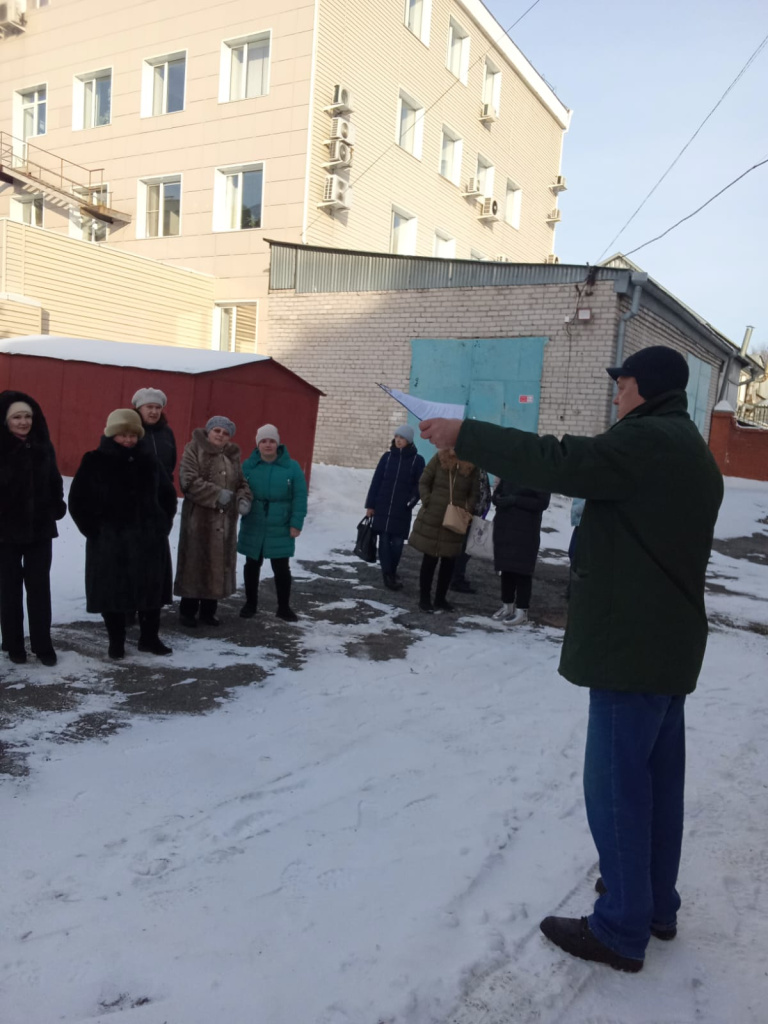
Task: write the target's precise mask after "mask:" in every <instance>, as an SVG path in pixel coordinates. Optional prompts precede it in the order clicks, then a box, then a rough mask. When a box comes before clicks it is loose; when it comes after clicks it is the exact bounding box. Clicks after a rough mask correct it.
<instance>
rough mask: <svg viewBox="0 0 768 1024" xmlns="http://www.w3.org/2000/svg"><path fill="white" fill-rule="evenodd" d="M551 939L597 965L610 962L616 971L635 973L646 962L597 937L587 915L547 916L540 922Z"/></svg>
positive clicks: (566, 949)
mask: <svg viewBox="0 0 768 1024" xmlns="http://www.w3.org/2000/svg"><path fill="white" fill-rule="evenodd" d="M539 927H540V928H541V930H542V931H543V932H544V934H545V935H546V937H547V938H548V939H549V941H550V942H554V944H555V945H556V946H559V947H560V949H562V950H564V951H565V952H566V953H570V954H571V956H577V957H579V959H580V960H592V961H594V963H597V964H607V965H608V966H609V967H612V968H613V969H614V970H615V971H628V972H629V973H630V974H636V973H637V972H638V971H642V969H643V961H642V960H636V959H635V958H634V957H629V956H622V955H621V954H620V953H614V951H613V950H612V949H609V948H608V946H606V945H604V943H602V942H600V940H599V939H596V938H595V936H594V935H593V934H592V932H591V931H590V930H589V924H588V923H587V919H586V917H545V918H544V920H543V921H542V922H541V924H540V925H539Z"/></svg>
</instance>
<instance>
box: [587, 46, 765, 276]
mask: <svg viewBox="0 0 768 1024" xmlns="http://www.w3.org/2000/svg"><path fill="white" fill-rule="evenodd" d="M766 44H768V35H767V36H765V38H764V39H763V40H762V42H761V43H760V45H759V46H758V47H757V49H756V50H755V51H754V53H753V54H752V55H751V56H750V58H749V60H747V62H746V64H744V66H743V67H742V69H741V71H739V73H738V75H736V77H735V78H734V79H733V81H732V82H731V84H730V85H729V86H728V88H727V89H726V90H725V92H724V93H723V95H722V96H721V97H720V99H719V100H718V101H717V103H716V104H715V105H714V107H712V109H711V110H710V112H709V113H708V114H707V116H706V117H705V118H704V120H703V121H702V122H701V124H700V125H699V127H698V128H697V129H696V131H695V132H694V133H693V135H692V136H691V137H690V139H688V141H687V142H686V144H685V145H684V146H683V148H682V149H681V150H680V152H679V153H678V154H677V156H676V157H675V159H674V160H673V161H672V163H671V164H670V165H669V167H668V168H667V169H666V171H664V173H663V174H662V176H661V177H660V178H659V180H658V181H657V182H656V184H655V185H654V186H653V188H652V189H651V191H650V192H649V193H648V195H647V196H646V197H645V199H644V200H643V201H642V203H640V205H639V206H638V208H637V209H636V210H635V212H634V213H633V214H632V216H631V217H630V218H629V220H628V221H627V222H626V224H625V225H624V226H623V227H622V228H620V229H619V231H618V232H617V234H615V235H614V236H613V238H612V239H611V241H610V242H609V243H608V245H606V247H605V248H604V249H603V251H602V252H601V253H600V256H599V257H598V259H597V262H598V263H599V262H600V260H602V258H603V256H605V254H606V253H607V252H608V250H609V249H611V248H612V247H613V245H614V243H615V242H616V239H617V238H620V237H621V235H623V234H624V232H625V231H626V229H627V228H628V227H629V225H630V224H631V223H632V221H633V220H634V219H635V217H636V216H637V215H638V213H640V211H641V210H642V208H643V207H644V206H645V204H646V203H647V202H648V200H649V199H650V198H651V196H652V195H653V193H654V192H655V191H656V189H657V188H658V187H659V185H661V183H662V182H663V181H664V179H665V178H666V177H667V175H668V174H669V172H670V171H671V170H672V168H673V167H674V166H675V164H676V163H677V162H678V160H679V159H680V157H681V156H682V155H683V153H685V151H686V150H687V149H688V147H689V146H690V145H691V143H692V142H693V140H694V139H695V138H696V136H697V135H698V134H699V132H700V131H701V129H702V128H703V127H704V125H705V124H706V123H707V121H708V120H709V119H710V117H712V115H713V114H714V112H715V111H716V110H717V108H718V107H719V106H720V104H721V103H722V102H723V100H724V99H725V97H726V96H727V95H728V93H729V92H730V91H731V89H733V87H734V86H735V85H736V83H737V82H738V81H739V79H740V78H742V76H743V75H744V74H746V72H747V71H748V69H749V67H750V65H751V64H752V63H753V62H754V61H755V60H756V59H757V58H758V56H759V55H760V53H761V52H762V50H763V49H764V48H765V46H766ZM737 180H738V179H737ZM697 212H698V211H697ZM646 244H648V243H646ZM636 251H637V250H633V252H636Z"/></svg>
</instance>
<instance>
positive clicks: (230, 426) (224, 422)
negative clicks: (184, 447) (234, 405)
mask: <svg viewBox="0 0 768 1024" xmlns="http://www.w3.org/2000/svg"><path fill="white" fill-rule="evenodd" d="M214 427H222V428H223V429H224V430H226V432H227V433H228V434H229V436H230V437H234V436H235V424H234V423H233V422H232V420H228V419H227V417H226V416H211V418H210V419H209V420H208V422H207V423H206V424H205V432H206V434H208V433H210V431H211V430H213V428H214Z"/></svg>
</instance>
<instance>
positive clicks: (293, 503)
mask: <svg viewBox="0 0 768 1024" xmlns="http://www.w3.org/2000/svg"><path fill="white" fill-rule="evenodd" d="M243 475H244V476H245V479H246V481H247V482H248V486H249V487H250V489H251V493H252V494H253V505H252V506H251V511H250V512H249V513H248V515H247V516H243V518H242V519H241V521H240V535H239V537H238V540H237V550H238V551H239V552H240V553H241V554H243V555H247V556H248V558H255V559H259V558H261V557H262V556H263V557H264V558H290V557H291V556H292V555H293V553H294V551H295V550H296V541H295V540H294V538H293V537H292V536H291V527H293V528H294V529H296V530H301V529H302V528H303V526H304V517H305V516H306V514H307V481H306V480H305V479H304V474H303V473H302V471H301V466H300V465H299V464H298V462H296V460H295V459H292V458H291V457H290V455H289V454H288V449H287V448H286V447H285V445H284V444H281V445H278V449H277V458H276V459H275V461H274V462H264V460H263V459H262V457H261V453H260V452H259V449H258V448H254V450H253V451H252V452H251V454H250V455H249V456H248V458H247V459H246V460H245V462H244V463H243Z"/></svg>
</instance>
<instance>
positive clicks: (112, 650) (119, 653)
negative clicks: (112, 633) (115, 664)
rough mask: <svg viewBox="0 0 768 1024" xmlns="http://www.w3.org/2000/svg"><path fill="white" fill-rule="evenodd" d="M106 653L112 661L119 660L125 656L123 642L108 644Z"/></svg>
mask: <svg viewBox="0 0 768 1024" xmlns="http://www.w3.org/2000/svg"><path fill="white" fill-rule="evenodd" d="M107 653H108V654H109V656H110V658H111V659H112V660H113V661H121V660H122V659H123V658H124V657H125V644H122V643H121V644H118V643H114V644H110V645H109V650H108V651H107Z"/></svg>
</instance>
